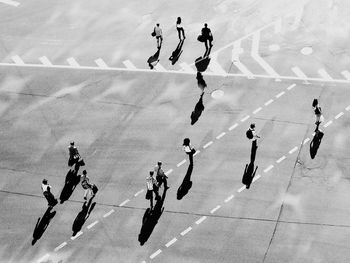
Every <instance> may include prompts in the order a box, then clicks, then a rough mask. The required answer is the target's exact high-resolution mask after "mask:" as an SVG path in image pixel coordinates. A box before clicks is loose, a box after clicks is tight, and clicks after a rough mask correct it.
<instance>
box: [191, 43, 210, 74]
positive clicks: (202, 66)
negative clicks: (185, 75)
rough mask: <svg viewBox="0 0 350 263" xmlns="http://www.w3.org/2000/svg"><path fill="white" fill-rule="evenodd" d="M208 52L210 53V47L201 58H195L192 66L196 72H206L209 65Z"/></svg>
mask: <svg viewBox="0 0 350 263" xmlns="http://www.w3.org/2000/svg"><path fill="white" fill-rule="evenodd" d="M210 52H211V47H210V48H209V49H208V50H206V51H205V53H204V56H203V57H198V58H196V60H195V62H194V64H195V66H196V68H197V71H198V72H204V71H206V70H207V68H208V66H209V63H210V57H209V55H210Z"/></svg>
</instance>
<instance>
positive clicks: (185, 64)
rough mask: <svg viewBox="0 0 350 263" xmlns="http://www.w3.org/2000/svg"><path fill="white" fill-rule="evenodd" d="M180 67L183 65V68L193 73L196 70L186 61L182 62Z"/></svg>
mask: <svg viewBox="0 0 350 263" xmlns="http://www.w3.org/2000/svg"><path fill="white" fill-rule="evenodd" d="M180 67H181V68H182V70H183V71H185V72H189V73H193V72H194V70H193V68H191V66H190V65H188V64H187V63H185V62H182V63H180Z"/></svg>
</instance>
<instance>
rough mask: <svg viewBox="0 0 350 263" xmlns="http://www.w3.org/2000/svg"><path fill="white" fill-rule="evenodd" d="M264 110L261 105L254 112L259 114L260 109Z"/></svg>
mask: <svg viewBox="0 0 350 263" xmlns="http://www.w3.org/2000/svg"><path fill="white" fill-rule="evenodd" d="M261 110H262V108H261V107H259V108H257V109H256V110H255V111H253V113H254V114H257V113H258V112H259V111H261Z"/></svg>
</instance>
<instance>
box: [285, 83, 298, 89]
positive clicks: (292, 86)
mask: <svg viewBox="0 0 350 263" xmlns="http://www.w3.org/2000/svg"><path fill="white" fill-rule="evenodd" d="M296 85H297V84H292V85H290V86H288V87H287V90H291V89H293V88H294V87H295V86H296Z"/></svg>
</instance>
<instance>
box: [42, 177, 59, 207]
mask: <svg viewBox="0 0 350 263" xmlns="http://www.w3.org/2000/svg"><path fill="white" fill-rule="evenodd" d="M41 189H42V191H43V195H44V196H45V198H46V200H47V205H48V206H50V207H53V206H55V205H57V203H58V201H57V199H56V198H55V197H54V195H53V194H52V193H51V186H50V185H49V184H48V182H47V180H46V179H43V181H42V184H41Z"/></svg>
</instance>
